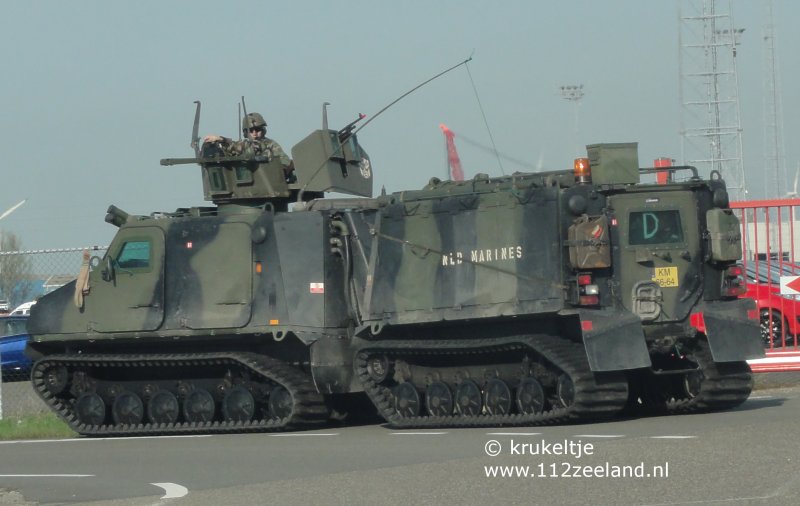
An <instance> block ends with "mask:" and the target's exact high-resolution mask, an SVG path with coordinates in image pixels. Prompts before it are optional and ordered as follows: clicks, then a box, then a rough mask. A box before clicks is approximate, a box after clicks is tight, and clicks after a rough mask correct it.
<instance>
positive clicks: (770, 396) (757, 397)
mask: <svg viewBox="0 0 800 506" xmlns="http://www.w3.org/2000/svg"><path fill="white" fill-rule="evenodd" d="M774 398H775V397H774V396H772V395H756V396H753V395H751V396H750V397H748V398H747V400H748V401H763V400H765V399H774Z"/></svg>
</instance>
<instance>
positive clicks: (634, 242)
mask: <svg viewBox="0 0 800 506" xmlns="http://www.w3.org/2000/svg"><path fill="white" fill-rule="evenodd" d="M683 242H684V238H683V227H682V226H681V213H680V211H677V210H661V211H634V212H631V214H630V222H629V228H628V243H629V244H630V245H631V246H649V245H654V244H675V243H683Z"/></svg>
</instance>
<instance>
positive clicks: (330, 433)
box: [268, 432, 339, 437]
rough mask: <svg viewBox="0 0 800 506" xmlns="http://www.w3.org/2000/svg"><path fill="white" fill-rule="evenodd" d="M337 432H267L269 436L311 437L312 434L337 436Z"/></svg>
mask: <svg viewBox="0 0 800 506" xmlns="http://www.w3.org/2000/svg"><path fill="white" fill-rule="evenodd" d="M338 435H339V433H338V432H322V433H314V434H303V433H302V432H301V433H299V434H293V433H288V434H268V436H270V437H313V436H338Z"/></svg>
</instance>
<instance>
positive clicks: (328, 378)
mask: <svg viewBox="0 0 800 506" xmlns="http://www.w3.org/2000/svg"><path fill="white" fill-rule="evenodd" d="M354 350H355V348H354V347H353V341H352V340H351V339H347V338H337V337H322V338H320V339H317V340H316V341H315V342H314V344H312V345H311V376H312V377H313V378H314V384H315V385H316V386H317V390H319V391H320V392H321V393H323V394H343V393H348V392H359V391H362V390H363V387H362V386H361V382H359V381H358V379H357V378H356V377H355V374H354V370H353V356H354V355H355V351H354Z"/></svg>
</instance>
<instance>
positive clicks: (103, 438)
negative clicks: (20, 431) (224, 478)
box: [0, 434, 213, 445]
mask: <svg viewBox="0 0 800 506" xmlns="http://www.w3.org/2000/svg"><path fill="white" fill-rule="evenodd" d="M212 436H213V434H182V435H174V436H129V437H79V438H64V439H20V440H17V441H0V445H13V444H32V443H74V442H78V441H84V442H89V441H124V440H126V439H132V440H137V439H182V438H190V437H212Z"/></svg>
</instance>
